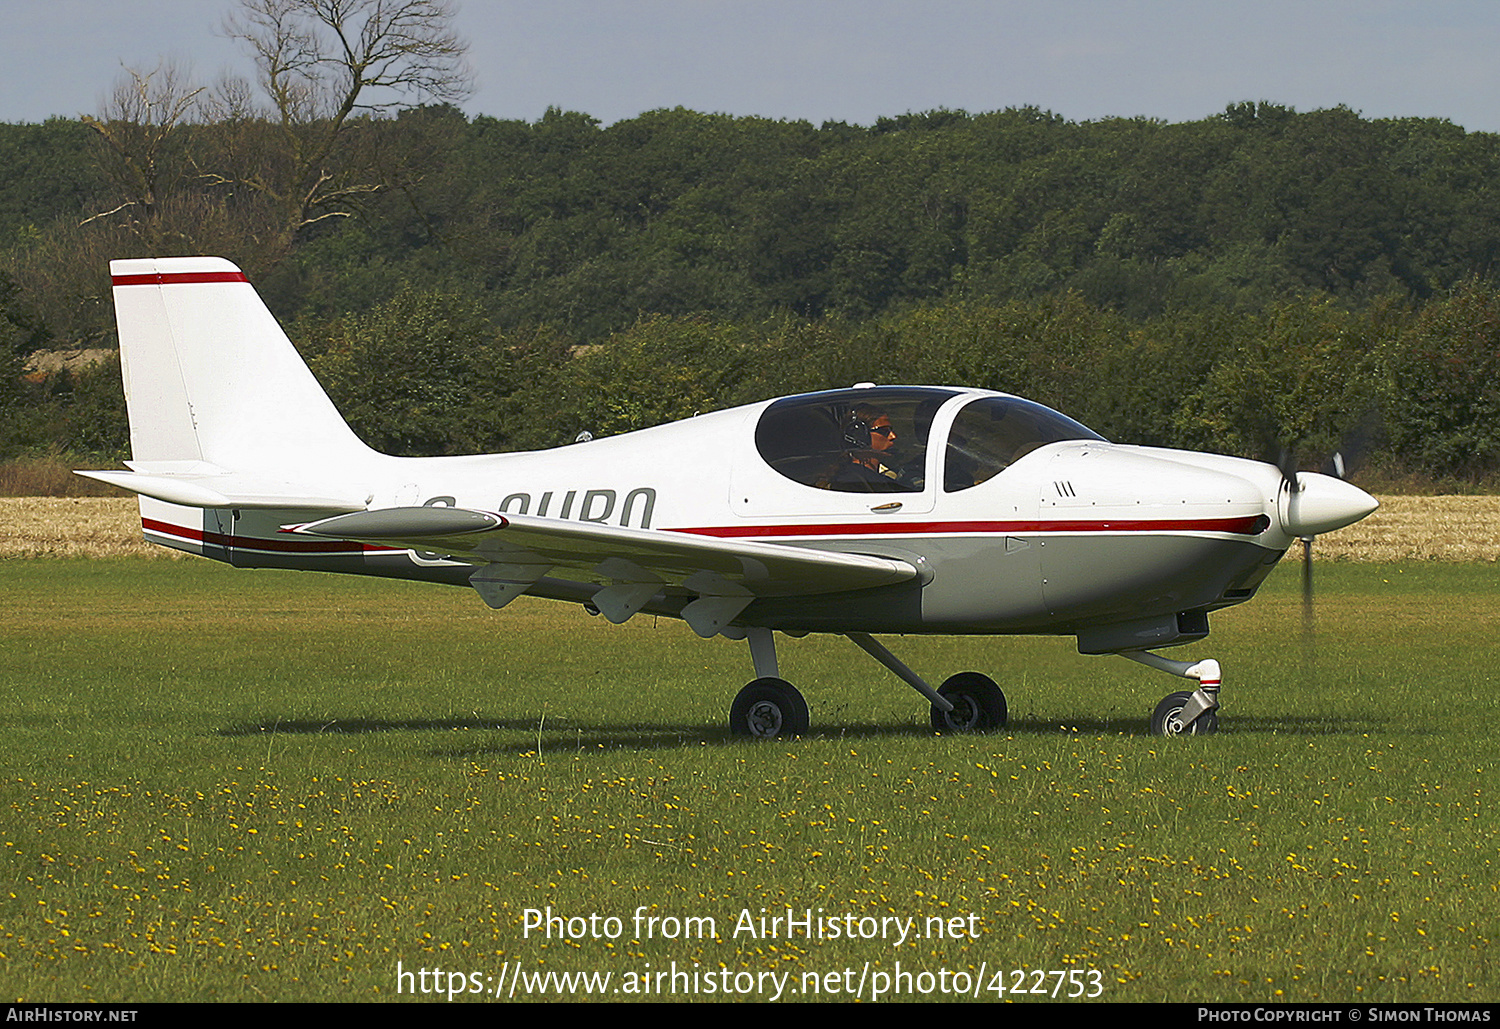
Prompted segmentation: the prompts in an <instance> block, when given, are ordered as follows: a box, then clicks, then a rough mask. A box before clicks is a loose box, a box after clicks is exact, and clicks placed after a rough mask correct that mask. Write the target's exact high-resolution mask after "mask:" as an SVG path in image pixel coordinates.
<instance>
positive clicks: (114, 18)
mask: <svg viewBox="0 0 1500 1029" xmlns="http://www.w3.org/2000/svg"><path fill="white" fill-rule="evenodd" d="M233 6H234V0H0V122H12V123H14V122H35V121H41V120H43V119H45V118H47V117H48V116H49V115H54V114H59V115H65V116H70V117H76V116H77V115H78V114H80V113H93V112H94V111H96V110H97V109H98V107H99V104H100V99H101V98H102V96H103V95H104V94H105V93H106V92H107V91H108V90H109V89H110V87H111V85H112V84H113V83H114V81H115V79H116V78H117V77H118V76H119V75H120V74H121V73H122V72H121V69H122V65H128V66H131V67H136V68H141V69H146V68H150V67H151V66H153V65H155V64H156V63H157V61H158V60H159V59H160V58H162V57H170V58H173V59H175V60H176V61H178V62H179V63H186V64H190V65H191V66H192V68H193V70H194V71H195V72H196V73H197V75H198V77H199V78H201V79H203V80H206V81H211V80H213V79H215V78H217V77H218V75H219V74H220V72H221V71H223V70H225V69H227V68H233V69H235V70H237V71H239V72H240V73H242V74H247V75H248V74H249V73H250V71H251V67H250V64H249V62H248V60H247V59H245V58H244V57H243V55H242V53H241V52H240V51H239V50H238V49H237V48H236V46H235V45H234V44H233V43H232V42H231V41H229V40H227V39H225V38H223V36H222V33H221V31H220V29H219V26H220V23H221V21H222V16H223V14H224V12H226V11H228V10H229V9H230V8H231V7H233ZM457 28H458V29H459V31H460V32H461V33H463V34H464V35H465V36H466V37H467V38H468V40H469V43H470V47H471V49H470V60H471V63H472V65H473V68H474V72H475V75H476V78H477V81H478V90H477V92H476V93H475V94H474V96H473V98H472V99H471V100H469V101H468V102H466V103H465V104H464V105H463V106H464V109H465V110H466V111H468V113H469V114H471V115H476V114H488V115H494V116H495V117H500V118H519V119H524V120H527V121H534V120H536V119H537V118H539V117H541V115H542V114H543V113H544V112H545V111H546V109H547V108H548V107H561V108H564V109H566V110H574V111H583V112H585V113H587V114H590V115H593V116H594V117H596V118H598V119H599V120H600V121H602V122H603V123H604V124H606V125H607V124H612V123H614V122H616V121H619V120H621V119H625V118H630V117H633V116H635V115H637V114H639V113H641V112H642V111H648V110H653V109H656V108H661V107H678V106H681V107H688V108H692V109H694V110H698V111H705V112H724V113H728V114H734V115H760V116H764V117H769V118H779V119H802V120H806V121H810V122H812V123H813V124H815V125H817V124H821V123H822V122H824V121H830V120H831V121H846V122H851V123H855V124H861V125H868V124H870V123H872V122H873V121H874V120H875V119H876V118H878V117H880V116H882V115H897V114H903V113H905V112H907V111H925V110H931V109H934V108H939V107H947V108H962V109H964V110H967V111H969V112H971V113H977V112H980V111H992V110H999V109H1002V108H1006V107H1017V106H1024V105H1032V106H1036V107H1040V108H1044V109H1047V110H1051V111H1053V112H1055V113H1057V114H1060V115H1063V116H1064V117H1066V118H1069V119H1072V120H1074V121H1087V120H1094V119H1099V118H1104V117H1110V116H1127V117H1129V116H1136V115H1144V116H1147V117H1152V118H1159V119H1163V120H1166V121H1172V122H1177V121H1191V120H1196V119H1199V118H1203V117H1206V116H1208V115H1212V114H1217V113H1218V112H1220V111H1222V110H1223V109H1224V107H1225V106H1226V105H1227V104H1230V103H1234V102H1237V101H1241V100H1269V101H1272V102H1274V103H1279V104H1284V105H1287V106H1290V107H1294V108H1296V109H1297V110H1298V111H1310V110H1315V109H1318V108H1323V107H1333V106H1336V105H1338V104H1343V105H1345V106H1347V107H1349V108H1352V109H1353V110H1355V111H1358V112H1360V113H1361V114H1363V115H1364V116H1365V117H1367V118H1384V117H1402V116H1419V117H1437V118H1447V119H1449V120H1450V121H1453V122H1455V123H1457V124H1459V125H1462V126H1464V127H1465V128H1467V129H1471V130H1479V131H1486V132H1496V131H1500V59H1497V58H1496V54H1497V53H1500V2H1495V0H1422V2H1416V0H1358V2H1357V0H1035V2H1034V0H464V2H463V3H462V4H461V5H460V8H459V14H458V19H457Z"/></svg>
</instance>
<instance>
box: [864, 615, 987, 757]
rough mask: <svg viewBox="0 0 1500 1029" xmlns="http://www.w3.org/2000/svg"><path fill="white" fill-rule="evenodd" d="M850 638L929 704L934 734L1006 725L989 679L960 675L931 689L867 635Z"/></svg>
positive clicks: (980, 676)
mask: <svg viewBox="0 0 1500 1029" xmlns="http://www.w3.org/2000/svg"><path fill="white" fill-rule="evenodd" d="M849 639H851V640H852V641H854V644H855V645H856V646H857V647H859V649H860V650H863V651H864V652H865V653H866V654H869V655H870V656H871V657H873V658H874V659H875V660H876V661H879V662H880V663H881V664H882V665H884V666H885V667H886V668H888V669H890V670H891V672H893V673H894V674H895V675H896V676H897V677H898V678H899V679H901V681H902V682H904V683H906V684H907V685H908V686H910V687H911V688H912V689H914V690H916V691H917V692H918V693H920V694H922V696H924V697H926V698H927V699H928V700H930V701H932V728H933V729H934V730H935V731H937V732H985V731H987V730H989V729H999V728H1002V727H1003V726H1004V725H1005V720H1006V707H1005V694H1004V693H1002V692H1001V691H1000V687H999V686H997V685H995V680H993V679H991V678H990V677H989V676H987V675H981V674H980V673H978V672H959V673H958V674H957V675H955V676H952V677H951V678H949V679H948V681H947V682H945V683H943V685H942V686H941V687H940V688H938V689H933V688H932V687H931V686H929V685H927V682H926V681H925V680H924V679H923V678H922V677H921V676H920V675H918V674H917V673H916V672H914V671H912V670H911V669H910V668H908V667H906V665H904V664H902V663H901V661H900V659H898V658H897V657H896V655H895V654H892V653H891V652H890V651H889V650H887V649H886V648H885V646H884V645H882V644H881V643H880V642H878V641H877V640H876V639H875V638H874V637H873V636H871V635H870V634H869V633H865V632H851V633H849Z"/></svg>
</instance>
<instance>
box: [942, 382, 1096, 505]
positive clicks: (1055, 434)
mask: <svg viewBox="0 0 1500 1029" xmlns="http://www.w3.org/2000/svg"><path fill="white" fill-rule="evenodd" d="M1069 439H1086V440H1100V441H1103V439H1104V437H1103V436H1101V435H1099V434H1098V433H1097V432H1095V431H1094V430H1093V429H1090V428H1088V427H1087V426H1084V425H1081V424H1079V423H1078V422H1075V421H1074V420H1073V419H1071V418H1069V417H1068V416H1067V415H1064V414H1059V413H1058V412H1056V411H1054V410H1052V408H1050V407H1044V406H1042V405H1041V404H1037V403H1034V402H1032V401H1030V400H1022V399H1021V398H1020V397H985V398H983V399H981V400H976V401H974V402H973V403H971V404H968V405H966V406H965V407H964V409H963V410H962V411H960V412H958V417H957V419H955V420H954V422H953V428H952V430H950V431H949V434H948V451H947V454H946V459H945V460H944V462H943V490H944V492H946V493H957V492H958V491H959V490H965V489H969V488H970V487H971V486H977V485H979V484H980V483H981V482H985V481H987V480H989V479H992V478H994V477H995V476H996V475H998V474H1000V473H1001V472H1003V471H1004V470H1005V469H1006V468H1008V467H1010V466H1011V465H1012V464H1014V463H1015V462H1017V461H1019V460H1020V459H1021V458H1023V457H1025V456H1026V455H1027V454H1029V453H1031V452H1032V451H1033V450H1035V449H1036V448H1037V447H1041V446H1045V445H1046V444H1048V443H1057V442H1060V441H1062V440H1069Z"/></svg>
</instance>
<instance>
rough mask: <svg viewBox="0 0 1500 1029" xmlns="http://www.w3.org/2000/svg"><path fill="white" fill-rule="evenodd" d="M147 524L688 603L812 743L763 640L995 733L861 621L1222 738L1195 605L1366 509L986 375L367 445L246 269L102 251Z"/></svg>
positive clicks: (989, 702) (618, 603)
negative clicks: (999, 656)
mask: <svg viewBox="0 0 1500 1029" xmlns="http://www.w3.org/2000/svg"><path fill="white" fill-rule="evenodd" d="M110 268H111V272H112V274H113V280H114V300H115V310H116V316H117V320H118V324H119V333H120V353H121V361H122V366H123V370H124V381H125V393H126V399H127V404H128V409H129V415H130V438H131V450H132V454H133V460H131V461H129V462H127V464H128V466H129V468H130V469H131V470H130V471H86V472H80V473H79V474H82V475H87V476H90V477H92V478H95V479H100V480H102V481H104V482H108V483H112V484H114V485H116V486H121V487H124V488H125V489H128V490H132V491H134V492H136V493H138V494H140V508H141V525H142V528H143V530H144V533H145V537H146V539H147V540H149V541H151V542H153V543H158V544H161V545H163V546H168V547H174V548H176V549H179V550H185V551H189V552H191V553H194V554H201V555H202V556H204V557H209V558H214V559H216V560H220V561H226V562H228V563H230V564H232V565H235V566H238V567H247V568H298V569H319V570H324V571H332V572H352V573H362V574H367V575H385V576H393V577H397V578H404V579H422V580H428V581H431V582H440V583H449V584H453V585H458V586H469V587H472V588H473V589H474V590H475V591H476V592H477V593H478V594H479V596H480V597H482V598H483V599H484V601H485V602H486V603H487V604H489V605H490V606H491V607H494V608H500V607H504V606H505V605H506V604H508V603H509V602H510V601H512V600H514V599H515V598H516V597H518V596H520V595H521V594H523V593H527V594H532V595H535V596H540V597H550V598H552V599H556V600H564V601H572V602H574V603H577V604H580V605H582V606H583V607H584V608H586V609H587V610H588V611H590V612H591V613H598V614H602V615H604V616H605V617H606V618H608V619H609V620H610V621H612V622H616V623H620V622H624V621H626V620H628V619H629V618H631V617H632V616H633V615H635V614H638V613H641V612H647V613H650V614H656V615H666V616H669V617H675V618H681V619H683V620H684V621H686V622H687V623H688V625H690V626H691V627H692V628H693V630H694V631H695V632H697V633H698V634H699V635H700V636H703V637H705V638H708V637H713V636H716V635H724V636H728V637H731V638H734V639H744V640H747V641H748V642H749V649H750V655H751V660H752V662H753V665H754V669H755V676H756V677H755V679H754V681H752V682H751V683H750V684H749V685H747V686H745V687H744V688H743V689H742V690H740V692H739V694H738V696H737V697H736V698H735V700H734V703H733V705H732V706H731V708H730V713H729V723H730V728H731V730H732V731H733V732H734V733H736V734H741V735H748V736H754V737H777V736H784V735H794V734H799V733H804V732H806V731H807V730H808V727H809V718H808V708H807V704H806V702H805V701H804V700H803V698H802V696H801V694H800V693H798V691H797V690H796V689H795V688H794V687H792V686H791V685H790V684H789V683H787V682H785V681H784V680H782V679H781V678H780V677H779V675H778V673H777V662H776V646H775V639H774V633H776V632H782V633H787V634H791V635H802V634H806V633H813V632H820V633H837V634H841V635H844V636H847V637H848V638H849V639H850V640H852V641H853V642H854V643H855V644H857V645H858V646H859V647H861V648H862V649H863V650H865V651H866V652H867V653H868V654H870V655H871V656H872V657H874V658H875V659H876V660H877V661H879V662H880V663H881V664H882V665H884V666H885V667H886V668H887V669H889V670H890V671H891V672H893V673H894V674H895V675H896V676H898V677H899V678H900V679H902V680H903V681H905V682H906V683H907V684H909V685H910V686H912V687H913V688H915V689H916V690H917V691H919V692H920V693H921V694H922V695H923V696H924V697H926V698H927V699H928V700H929V701H930V702H931V705H932V724H933V726H934V728H936V729H937V730H939V731H941V732H961V731H976V730H987V729H994V728H997V727H999V726H1002V725H1004V724H1005V721H1006V702H1005V696H1004V694H1003V692H1002V691H1001V689H1000V688H999V686H997V685H996V683H995V682H994V680H992V679H991V678H989V677H988V676H986V675H982V674H980V673H977V672H961V673H959V674H957V675H954V676H952V677H951V678H949V679H948V680H947V681H946V682H945V683H944V684H943V685H942V686H941V687H939V688H937V689H933V688H932V687H931V686H930V685H928V683H927V682H926V681H925V680H924V679H923V678H922V677H921V676H919V675H918V674H916V673H915V672H914V671H912V670H911V669H910V668H908V667H907V666H906V665H904V664H903V663H902V662H901V661H899V660H898V659H897V658H896V657H895V656H894V655H892V654H891V652H890V651H889V650H887V649H886V648H885V647H884V646H883V645H882V644H881V643H879V642H877V641H876V640H875V638H874V637H873V635H872V634H874V633H881V634H904V633H929V634H976V635H988V634H1046V635H1069V636H1077V637H1078V649H1079V650H1080V651H1081V652H1083V653H1087V654H1119V655H1121V656H1123V657H1127V658H1131V659H1133V660H1136V661H1139V662H1141V663H1143V664H1146V665H1149V666H1151V667H1154V668H1157V669H1160V670H1162V671H1166V672H1169V673H1172V674H1175V675H1178V676H1182V677H1184V678H1186V679H1189V680H1194V681H1195V682H1196V686H1195V687H1194V688H1193V689H1192V690H1190V691H1189V690H1183V691H1178V692H1175V693H1172V694H1171V695H1170V696H1168V697H1166V698H1165V699H1164V700H1162V702H1161V703H1160V704H1159V705H1158V706H1157V708H1156V711H1155V713H1154V714H1153V716H1152V720H1151V727H1152V731H1153V732H1156V733H1160V734H1165V735H1178V734H1197V733H1204V732H1211V731H1213V730H1214V729H1215V728H1217V724H1218V708H1219V690H1220V670H1219V665H1218V663H1217V662H1216V661H1214V660H1212V659H1207V660H1200V661H1195V662H1187V661H1176V660H1171V659H1168V658H1165V657H1162V656H1160V655H1158V654H1156V653H1154V651H1155V650H1157V649H1158V648H1162V647H1168V646H1172V645H1175V644H1182V643H1189V642H1193V641H1195V640H1200V639H1202V638H1203V637H1204V636H1206V635H1207V634H1208V614H1209V612H1210V611H1213V610H1216V609H1218V608H1221V607H1226V606H1229V605H1231V604H1238V603H1241V602H1243V601H1246V600H1249V599H1250V597H1251V596H1253V595H1254V594H1255V591H1256V589H1257V588H1258V587H1259V586H1260V584H1261V582H1262V581H1263V580H1264V579H1265V577H1266V576H1267V574H1269V572H1270V571H1271V568H1272V567H1273V566H1274V565H1275V564H1276V562H1277V560H1278V559H1280V557H1281V556H1282V554H1283V552H1285V551H1286V549H1287V548H1288V547H1289V546H1290V545H1291V544H1292V543H1293V542H1294V541H1295V540H1296V539H1298V538H1306V537H1311V536H1314V535H1316V534H1319V533H1324V532H1328V531H1330V530H1333V529H1337V528H1339V527H1341V526H1344V525H1348V524H1350V523H1352V522H1355V521H1357V520H1359V519H1360V518H1363V517H1364V516H1366V515H1367V514H1369V513H1370V512H1371V511H1373V510H1374V509H1375V507H1376V501H1375V499H1374V498H1373V497H1371V496H1369V495H1368V494H1367V493H1365V492H1364V491H1362V490H1360V489H1358V488H1356V487H1354V486H1352V485H1350V484H1348V483H1346V482H1343V481H1342V480H1340V479H1337V478H1333V477H1330V476H1324V475H1317V474H1311V473H1302V474H1296V473H1286V474H1284V473H1283V472H1282V471H1281V470H1280V469H1278V468H1277V467H1276V466H1274V465H1271V464H1263V463H1260V462H1256V461H1247V460H1243V459H1239V458H1231V457H1221V456H1216V455H1212V454H1202V453H1193V452H1187V451H1178V450H1163V449H1156V448H1150V447H1136V446H1121V445H1118V444H1113V443H1109V442H1107V441H1106V440H1104V439H1103V438H1102V437H1100V436H1099V435H1098V434H1096V433H1094V432H1092V431H1090V430H1089V429H1087V428H1085V427H1084V426H1083V425H1080V424H1079V423H1078V422H1075V421H1073V420H1072V419H1070V418H1068V417H1066V416H1064V415H1062V414H1059V413H1058V412H1056V411H1054V410H1051V409H1050V408H1047V407H1044V406H1042V405H1040V404H1036V403H1033V402H1031V401H1028V400H1024V399H1022V398H1020V397H1015V396H1010V395H1007V394H1003V393H996V392H992V391H987V390H976V389H961V388H949V387H931V386H875V385H871V384H861V385H859V386H855V387H853V388H850V389H841V390H833V391H830V392H822V393H810V394H806V395H803V396H793V397H785V398H782V399H779V400H770V401H764V402H761V403H756V404H750V405H747V406H744V407H737V408H733V409H731V410H727V411H718V412H714V413H711V414H705V415H701V416H699V417H694V418H690V419H687V420H684V421H680V422H675V423H673V424H669V425H663V426H659V427H657V428H652V429H644V430H641V431H638V432H630V433H626V434H624V435H620V436H615V437H610V438H606V439H597V440H591V441H587V442H581V443H577V444H574V445H571V446H566V447H562V448H559V449H555V450H548V451H537V452H529V453H514V454H496V455H489V456H473V457H432V458H404V457H392V456H389V455H386V454H381V453H377V452H376V451H374V450H371V449H370V448H369V447H367V446H366V445H365V444H364V443H362V442H361V441H360V440H359V439H358V438H357V437H356V436H355V434H354V433H353V432H352V431H351V430H350V429H349V427H348V425H347V424H345V422H344V420H343V418H342V417H340V415H339V413H338V411H337V410H336V409H335V408H334V406H333V404H332V402H331V401H330V400H329V399H328V396H327V395H326V394H325V393H324V392H323V389H322V388H321V387H320V386H319V385H318V382H317V380H316V379H315V378H314V377H313V375H312V374H311V372H310V371H309V370H308V368H307V366H306V365H305V364H304V363H303V361H302V359H301V358H300V357H299V355H298V354H297V351H296V350H295V348H293V346H292V344H291V342H290V341H289V340H288V339H287V337H286V334H285V333H284V332H283V331H282V330H281V327H280V326H279V325H278V324H277V323H276V321H275V319H274V318H273V317H272V315H271V313H270V312H269V311H268V310H267V309H266V307H265V305H264V304H263V303H262V302H261V299H260V297H259V296H258V295H257V294H256V292H255V290H254V288H253V287H252V286H251V285H250V283H249V281H248V280H247V279H246V277H245V275H244V274H243V273H242V272H241V271H240V270H239V269H238V268H236V267H235V266H234V265H232V264H230V263H229V262H227V261H224V260H220V259H218V258H207V257H193V258H156V259H144V260H129V261H115V262H112V263H111V266H110Z"/></svg>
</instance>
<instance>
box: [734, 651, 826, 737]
mask: <svg viewBox="0 0 1500 1029" xmlns="http://www.w3.org/2000/svg"><path fill="white" fill-rule="evenodd" d="M746 637H747V638H748V639H749V641H750V659H751V661H753V662H754V663H755V679H754V681H752V682H750V683H749V684H747V685H746V686H745V688H744V689H742V690H740V692H739V694H738V695H736V696H735V698H734V703H733V704H732V705H731V706H730V708H729V732H730V733H731V735H734V736H750V737H753V738H755V739H761V740H772V739H777V738H779V737H786V736H802V735H804V734H805V733H806V732H807V730H808V728H809V726H810V724H811V718H810V716H809V714H808V710H807V701H806V700H804V699H803V697H802V694H801V693H798V692H797V687H795V686H793V685H792V684H791V683H789V682H787V681H786V680H785V679H782V678H780V677H778V676H777V674H776V671H777V669H776V640H775V638H774V637H773V636H772V635H771V630H770V629H748V630H746Z"/></svg>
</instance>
